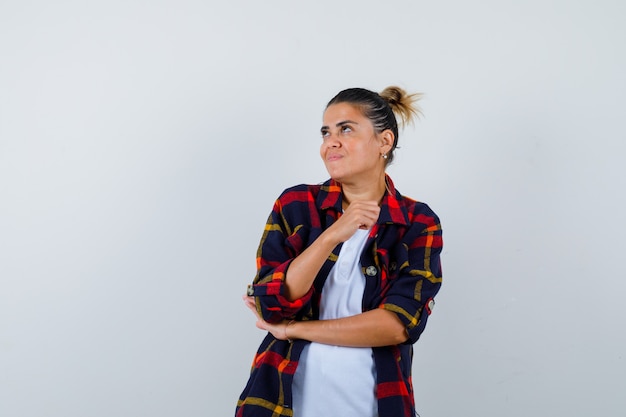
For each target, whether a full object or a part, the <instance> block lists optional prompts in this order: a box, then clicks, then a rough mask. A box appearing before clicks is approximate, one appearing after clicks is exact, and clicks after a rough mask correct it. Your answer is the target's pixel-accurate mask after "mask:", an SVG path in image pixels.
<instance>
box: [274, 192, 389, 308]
mask: <svg viewBox="0 0 626 417" xmlns="http://www.w3.org/2000/svg"><path fill="white" fill-rule="evenodd" d="M379 213H380V207H379V206H378V203H377V202H376V201H356V202H354V203H352V204H350V206H348V208H347V209H346V211H345V212H344V213H343V215H342V216H341V217H340V218H339V220H337V221H336V222H335V223H333V225H332V226H330V227H329V228H328V229H326V230H325V231H324V232H323V233H322V234H321V235H320V236H319V237H318V238H317V239H316V240H315V241H314V242H313V243H312V244H311V245H310V246H309V247H308V248H306V249H305V250H304V251H303V252H302V253H301V254H300V255H298V256H297V257H296V258H295V259H294V260H293V261H292V262H291V265H289V269H288V270H287V273H286V275H285V290H286V292H285V298H287V299H288V300H291V301H293V300H296V299H298V298H300V297H303V296H304V295H305V294H306V293H307V292H308V291H309V290H310V289H311V286H312V285H313V281H314V280H315V277H316V276H317V273H318V272H319V271H320V269H321V268H322V265H324V262H326V259H328V256H329V255H330V254H331V253H332V251H333V249H335V247H336V246H337V245H338V244H339V243H342V242H345V241H346V240H348V239H350V237H351V236H352V235H353V234H354V233H355V232H356V231H357V230H358V229H359V228H361V229H369V228H371V227H372V226H373V225H374V224H375V223H376V220H378V215H379Z"/></svg>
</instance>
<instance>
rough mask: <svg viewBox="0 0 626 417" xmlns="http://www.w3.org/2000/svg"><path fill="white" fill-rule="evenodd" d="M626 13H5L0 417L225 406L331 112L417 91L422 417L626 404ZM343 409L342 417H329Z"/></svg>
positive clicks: (588, 6) (404, 150)
mask: <svg viewBox="0 0 626 417" xmlns="http://www.w3.org/2000/svg"><path fill="white" fill-rule="evenodd" d="M625 21H626V3H624V2H623V1H621V0H614V1H611V0H594V1H581V0H573V1H565V0H554V1H551V0H527V1H510V0H504V1H503V0H497V1H496V0H485V1H478V2H468V1H463V0H452V1H438V2H436V1H428V2H427V1H408V0H406V1H400V0H391V1H386V2H377V1H356V0H346V1H341V0H335V1H327V0H324V1H316V2H297V1H287V0H268V1H263V2H261V1H232V2H226V1H220V2H217V1H206V0H205V1H200V0H198V1H193V0H177V1H173V0H159V1H152V2H149V1H139V0H124V1H119V0H109V1H64V0H60V1H54V2H51V1H50V2H49V1H42V0H22V1H11V0H2V1H0V416H2V417H57V416H58V417H86V416H89V417H111V416H113V417H136V416H150V417H166V416H167V417H169V416H185V417H187V416H188V417H200V416H229V415H232V414H233V411H234V407H235V404H236V401H237V397H238V395H239V393H240V392H241V390H242V389H243V387H244V385H245V382H246V379H247V375H248V372H249V369H250V364H251V361H252V358H253V355H254V352H255V351H256V348H257V346H258V344H259V342H260V341H261V339H262V338H263V336H264V335H263V333H262V332H261V331H260V330H257V329H256V328H255V326H254V319H253V317H252V315H251V314H250V313H249V311H247V310H246V309H245V308H244V306H243V303H242V302H241V299H240V297H241V295H242V294H243V292H244V290H245V288H246V285H247V284H248V283H250V282H251V280H252V278H253V276H254V273H255V254H256V247H257V244H258V241H259V238H260V236H261V232H262V229H263V225H264V222H265V220H266V218H267V215H268V214H269V211H270V209H271V206H272V204H273V201H274V199H275V198H276V197H277V196H278V195H279V193H280V192H281V191H282V190H283V189H284V188H286V187H289V186H291V185H295V184H298V183H319V182H322V181H324V180H326V178H327V176H326V175H327V174H326V172H325V170H324V167H323V164H322V162H321V160H320V158H319V156H318V148H319V145H320V143H321V138H320V135H319V127H320V124H321V117H322V112H323V109H324V105H325V103H326V102H327V101H328V100H329V99H330V98H331V97H332V96H333V95H334V94H335V93H337V92H338V91H339V90H341V89H344V88H347V87H355V86H359V87H366V88H369V89H373V90H376V91H380V90H382V89H383V88H384V87H386V86H387V85H392V84H397V85H400V86H401V87H404V88H406V89H407V90H409V91H412V92H413V91H419V92H423V93H424V99H423V101H422V102H421V103H422V104H421V105H422V108H423V112H424V117H423V118H422V119H421V120H420V121H419V122H418V123H416V124H415V125H414V126H413V127H409V128H407V129H406V130H405V131H404V132H403V133H402V134H401V136H400V146H401V149H399V150H398V154H397V159H396V161H395V162H394V164H393V165H392V166H391V167H390V168H389V170H388V172H389V174H390V175H391V176H392V178H393V179H394V181H395V184H396V186H397V188H398V189H399V190H400V191H401V192H402V193H403V194H405V195H408V196H411V197H413V198H415V199H418V200H421V201H425V202H427V203H428V204H429V205H430V206H431V207H432V208H433V209H434V210H435V211H436V212H437V213H438V214H439V216H440V217H441V219H442V225H443V228H444V241H445V248H444V252H443V266H444V284H443V287H442V290H441V292H440V295H439V296H438V298H437V306H436V308H435V310H434V312H433V315H432V316H431V319H430V321H429V325H428V327H427V329H426V332H425V333H424V334H423V336H422V339H421V340H420V341H419V342H418V343H417V344H416V345H415V360H414V376H413V378H414V385H415V389H416V401H417V408H418V411H419V413H420V415H421V416H422V417H450V416H507V417H509V416H510V417H518V416H519V417H521V416H528V415H533V416H568V417H575V416H576V417H578V416H580V417H583V416H584V417H586V416H624V413H625V411H624V410H625V409H626V396H624V392H626V380H625V378H626V358H625V357H624V355H625V352H626V332H625V331H624V328H625V324H626V323H625V318H626V305H625V303H624V302H623V298H624V294H625V292H626V284H625V281H626V280H625V278H626V273H625V272H624V267H623V263H622V261H623V260H624V249H626V247H625V244H624V240H623V239H622V233H624V231H625V230H626V221H625V219H624V210H623V207H624V204H625V203H626V201H625V192H624V190H625V189H626V169H625V168H624V162H625V154H626V128H625V118H626V104H625V103H626V100H625V97H626V81H625V80H626V77H625V74H626V48H625V42H626V25H625V24H624V22H625ZM330 417H332V416H330Z"/></svg>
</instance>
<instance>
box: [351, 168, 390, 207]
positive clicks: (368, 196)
mask: <svg viewBox="0 0 626 417" xmlns="http://www.w3.org/2000/svg"><path fill="white" fill-rule="evenodd" d="M386 189H387V184H386V182H385V176H382V177H380V178H377V179H375V180H373V181H370V182H366V183H359V184H350V183H342V184H341V191H342V194H343V204H342V205H343V208H344V209H346V208H347V207H348V206H349V205H350V203H351V202H352V201H377V202H378V203H379V204H380V201H381V200H382V199H383V196H384V195H385V190H386Z"/></svg>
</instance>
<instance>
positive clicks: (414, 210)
mask: <svg viewBox="0 0 626 417" xmlns="http://www.w3.org/2000/svg"><path fill="white" fill-rule="evenodd" d="M397 197H398V200H399V201H401V204H402V205H403V206H404V208H405V210H406V214H407V217H408V220H409V223H411V224H414V223H421V224H423V225H424V226H425V227H428V226H432V225H438V224H439V223H440V220H439V216H437V214H436V213H435V211H434V210H433V209H432V208H431V207H430V206H429V205H428V204H427V203H425V202H423V201H419V200H415V199H413V198H411V197H407V196H404V195H401V194H400V193H398V194H397Z"/></svg>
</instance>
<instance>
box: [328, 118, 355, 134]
mask: <svg viewBox="0 0 626 417" xmlns="http://www.w3.org/2000/svg"><path fill="white" fill-rule="evenodd" d="M348 124H352V125H358V123H357V122H353V121H352V120H344V121H341V122H339V123H337V124H336V125H335V126H336V127H341V126H344V125H348ZM328 129H329V128H328V126H326V125H324V126H322V127H321V128H320V131H322V132H323V131H324V130H328Z"/></svg>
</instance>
